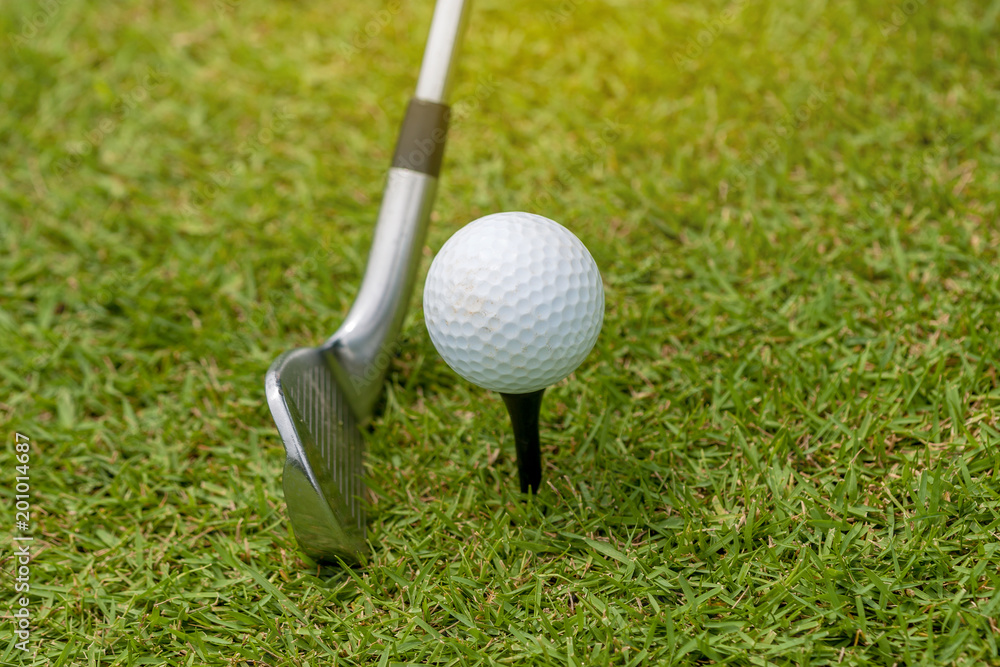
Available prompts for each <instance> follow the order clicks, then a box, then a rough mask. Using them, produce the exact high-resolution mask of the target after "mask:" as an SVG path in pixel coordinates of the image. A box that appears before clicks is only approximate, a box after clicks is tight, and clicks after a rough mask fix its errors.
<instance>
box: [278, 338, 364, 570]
mask: <svg viewBox="0 0 1000 667" xmlns="http://www.w3.org/2000/svg"><path fill="white" fill-rule="evenodd" d="M330 363H336V362H335V361H334V360H332V359H330V358H329V357H328V355H327V354H325V353H324V352H323V350H321V349H318V348H305V349H299V350H293V351H291V352H289V353H287V354H285V355H282V356H281V357H279V358H278V359H277V360H276V361H275V362H274V364H273V366H272V368H271V370H270V371H269V372H268V404H269V405H270V407H271V414H272V415H273V416H274V419H275V422H276V423H277V424H278V430H279V431H280V432H281V436H282V441H283V442H284V444H285V454H286V458H285V472H284V477H283V485H284V490H285V501H286V505H287V507H288V515H289V519H290V521H291V523H292V527H293V530H294V531H295V536H296V539H297V540H298V542H299V544H300V545H301V546H302V549H303V551H304V552H305V553H306V554H307V555H308V556H309V557H310V558H312V559H313V560H316V561H319V562H324V561H327V562H328V561H334V560H336V558H338V557H339V558H342V559H343V560H344V561H346V562H356V561H359V560H361V559H363V557H364V555H365V554H366V553H367V551H368V547H367V544H366V542H365V506H364V441H363V439H362V437H361V433H360V431H359V430H358V425H357V420H356V419H355V416H354V414H353V412H352V411H351V409H350V406H349V404H348V401H347V397H346V395H345V391H344V390H343V388H342V387H340V386H339V385H338V384H337V381H336V379H335V378H334V375H333V373H332V372H331V370H330V366H329V364H330Z"/></svg>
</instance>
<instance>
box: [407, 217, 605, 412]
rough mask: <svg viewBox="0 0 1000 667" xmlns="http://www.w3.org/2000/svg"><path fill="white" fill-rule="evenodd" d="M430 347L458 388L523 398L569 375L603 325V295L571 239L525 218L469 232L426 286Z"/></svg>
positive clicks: (452, 243) (497, 220)
mask: <svg viewBox="0 0 1000 667" xmlns="http://www.w3.org/2000/svg"><path fill="white" fill-rule="evenodd" d="M424 321H425V322H426V323H427V331H428V333H430V337H431V341H432V342H433V343H434V347H436V348H437V351H438V352H439V353H440V354H441V356H442V357H443V358H444V360H445V362H447V364H448V365H449V366H451V368H452V369H454V370H455V372H456V373H458V374H459V375H461V376H462V377H463V378H465V379H466V380H468V381H469V382H472V383H474V384H477V385H479V386H480V387H483V388H485V389H489V390H492V391H499V392H504V393H508V394H526V393H529V392H533V391H537V390H539V389H544V388H545V387H548V386H549V385H552V384H555V383H556V382H559V381H560V380H562V379H563V378H565V377H566V376H567V375H569V374H570V373H572V372H573V371H574V370H575V369H576V367H577V366H579V365H580V363H581V362H582V361H583V360H584V358H586V356H587V354H588V353H589V352H590V350H591V348H593V347H594V343H595V342H596V341H597V334H598V333H599V332H600V330H601V324H602V323H603V321H604V285H603V283H602V282H601V274H600V272H599V271H598V270H597V264H596V263H595V262H594V258H593V257H591V256H590V253H589V252H588V251H587V248H586V246H584V245H583V243H581V242H580V239H578V238H576V236H574V235H573V233H572V232H570V231H569V230H568V229H566V228H565V227H563V226H562V225H560V224H559V223H557V222H554V221H552V220H549V219H548V218H544V217H542V216H540V215H534V214H531V213H496V214H494V215H488V216H486V217H484V218H480V219H478V220H476V221H474V222H471V223H469V224H468V225H466V226H465V227H463V228H462V229H460V230H459V231H458V232H456V233H455V235H454V236H452V237H451V238H450V239H449V240H448V242H447V243H445V244H444V247H442V248H441V252H439V253H438V255H437V257H435V258H434V261H433V263H432V264H431V268H430V271H429V272H428V274H427V282H426V284H425V286H424Z"/></svg>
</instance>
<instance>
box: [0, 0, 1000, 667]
mask: <svg viewBox="0 0 1000 667" xmlns="http://www.w3.org/2000/svg"><path fill="white" fill-rule="evenodd" d="M430 10H431V8H430V3H429V2H420V3H397V2H390V3H388V4H386V5H364V4H363V3H333V4H331V3H329V2H318V1H315V0H301V1H299V2H290V1H287V0H285V1H274V2H264V1H263V0H216V2H214V3H209V2H200V3H195V2H191V1H181V2H171V3H163V2H151V1H149V0H142V1H139V0H133V1H128V2H120V3H87V2H84V1H83V0H52V1H51V2H35V1H25V2H10V3H3V5H2V9H0V36H2V38H3V41H4V47H3V49H2V50H0V69H2V71H3V72H4V76H3V78H2V80H0V109H2V113H0V145H2V146H3V147H4V149H3V150H2V151H0V236H2V247H3V251H2V253H0V336H2V340H3V343H4V348H5V353H4V355H3V356H2V358H0V421H2V422H3V438H4V443H5V444H4V447H3V449H2V452H3V453H2V455H0V461H2V462H3V473H4V480H3V483H2V485H0V488H2V494H3V498H4V503H3V506H4V513H3V517H4V525H5V526H6V528H5V529H4V530H5V531H6V532H8V534H9V535H10V536H14V535H20V534H22V533H21V532H20V531H18V530H16V529H15V527H14V526H15V524H14V521H15V517H14V509H13V503H14V494H15V479H14V477H15V475H16V474H18V473H17V472H16V470H15V444H14V441H15V437H16V436H15V433H22V434H23V435H25V436H27V437H29V438H30V439H31V441H30V442H31V450H30V475H29V476H30V486H31V492H30V498H31V512H32V515H31V522H30V527H29V532H30V533H31V534H32V535H34V537H35V541H34V542H33V543H32V549H33V554H34V557H33V561H32V563H31V574H30V585H31V589H30V604H29V606H28V609H29V610H30V613H31V614H32V618H31V628H32V635H31V639H30V641H29V642H28V645H27V648H28V649H29V650H28V651H27V652H21V651H20V650H18V649H17V648H16V647H15V645H14V642H13V641H12V642H11V643H10V644H8V645H5V646H4V647H3V648H2V649H0V663H2V664H4V665H9V664H24V665H53V666H60V665H88V666H97V665H109V666H110V665H158V664H164V665H220V666H221V665H241V666H254V667H260V666H263V665H271V666H274V667H277V666H279V665H296V666H306V665H329V664H376V665H380V666H381V665H392V664H401V663H406V664H432V665H446V664H448V665H453V664H468V665H476V664H484V665H485V664H540V665H544V664H553V665H556V664H558V665H597V664H616V665H645V664H678V665H682V664H708V663H723V664H733V665H791V664H817V665H825V664H831V665H832V664H842V665H907V664H913V665H916V664H922V665H933V664H941V665H983V664H993V665H996V664H1000V652H998V647H997V643H998V639H997V637H998V633H1000V629H998V620H997V619H998V618H1000V574H998V573H1000V426H998V424H997V417H998V409H1000V387H998V378H997V371H996V368H997V361H998V338H997V336H998V322H1000V319H998V315H1000V312H998V311H1000V272H998V268H997V267H998V259H1000V258H998V249H1000V225H998V206H997V202H998V200H1000V157H998V156H1000V134H998V133H997V115H996V114H997V109H998V108H1000V93H998V91H1000V70H998V68H997V62H1000V52H998V45H1000V39H998V37H1000V26H998V17H1000V2H998V1H997V0H992V2H986V1H985V0H983V1H972V0H956V1H955V2H950V3H944V2H940V3H932V2H923V0H913V1H908V2H898V3H885V4H878V3H875V4H873V3H863V2H860V1H857V0H850V1H848V2H840V3H800V2H790V1H788V0H771V1H767V2H747V1H745V0H736V1H734V2H731V3H728V4H727V3H725V2H719V1H717V0H710V1H709V2H693V1H690V0H682V1H678V2H670V3H644V2H638V1H633V0H620V1H618V2H614V3H590V2H587V3H584V2H579V1H577V0H566V1H565V2H563V3H561V4H552V5H548V6H542V5H539V4H538V3H530V2H527V0H506V1H504V2H499V1H498V0H484V1H483V2H480V3H478V5H477V6H476V7H475V11H474V12H473V15H472V19H471V21H470V29H469V33H468V37H467V40H466V48H465V51H464V58H463V61H462V64H461V68H460V72H459V83H458V85H457V89H456V91H455V100H456V101H457V102H458V104H457V105H456V107H457V109H458V111H457V112H456V122H455V127H454V131H453V133H452V136H451V142H450V144H449V149H448V154H447V156H446V160H445V166H444V176H443V179H442V183H441V187H440V194H439V198H438V203H437V206H436V212H435V215H434V217H433V223H432V229H431V231H430V235H429V238H428V250H427V253H426V254H427V255H428V257H429V256H430V255H432V253H433V251H434V250H436V249H437V248H439V247H440V246H441V244H442V243H443V242H444V241H445V240H446V239H447V238H448V236H449V235H450V234H452V233H453V232H454V231H455V230H456V229H458V228H459V227H460V226H461V225H462V224H464V223H466V222H468V221H470V220H472V219H474V218H476V217H478V216H480V215H483V214H486V213H491V212H495V211H499V210H519V209H522V210H530V211H534V212H538V213H542V214H544V215H548V216H549V217H552V218H555V219H557V220H560V221H562V222H564V223H565V224H567V225H569V226H570V227H571V228H572V229H573V230H574V231H575V232H576V233H577V234H578V235H579V236H580V237H581V238H582V239H583V240H584V241H585V243H586V244H587V245H588V246H589V247H590V249H591V251H592V252H593V254H594V256H595V259H596V260H597V262H598V265H599V266H600V267H601V269H602V273H603V277H604V280H605V287H606V291H607V304H608V306H607V313H606V319H605V325H604V331H603V333H602V335H601V338H600V340H599V342H598V345H597V347H596V348H595V351H594V352H593V354H592V355H591V357H590V358H589V359H588V361H587V362H586V363H585V364H584V366H582V367H581V369H580V370H579V371H578V372H577V373H576V374H575V375H573V376H571V377H570V378H569V379H567V380H566V381H564V382H562V383H560V384H559V385H558V386H556V387H554V388H552V389H551V390H549V392H548V393H547V397H546V402H545V404H544V406H543V413H542V421H543V426H544V434H543V439H544V443H543V459H544V476H545V488H544V489H543V492H542V494H541V495H540V496H539V497H538V498H537V499H535V500H533V501H532V502H528V503H527V504H526V503H524V502H522V499H521V498H520V497H519V496H518V495H517V494H516V488H517V485H516V467H515V462H514V460H513V443H512V440H511V436H510V435H509V433H508V426H507V423H506V415H505V413H504V410H503V406H502V403H501V402H500V400H499V398H498V397H496V396H492V395H489V394H487V393H485V392H482V391H479V390H477V389H475V388H474V387H471V386H469V385H468V384H467V383H465V382H463V381H461V380H460V379H459V378H457V377H456V376H455V375H454V374H453V373H452V372H451V371H450V370H449V369H448V368H447V367H446V366H445V365H444V364H443V362H442V361H441V360H440V359H439V357H438V356H437V355H436V353H435V351H434V349H433V347H432V345H431V343H430V341H429V339H428V337H427V334H426V331H425V330H424V327H423V324H422V318H421V314H420V312H419V308H418V307H415V308H414V310H413V311H412V312H411V314H410V317H409V318H408V320H407V322H406V325H405V327H404V332H403V337H402V340H401V343H400V345H399V348H398V351H397V353H396V356H395V357H394V359H393V361H392V367H391V372H390V381H389V383H388V385H387V387H386V392H385V400H384V405H383V408H382V410H381V411H380V413H379V417H378V418H377V419H375V421H374V422H373V423H372V424H371V428H370V433H369V437H368V439H369V453H370V456H369V468H370V477H371V487H372V490H373V510H372V517H371V522H370V526H369V529H370V537H371V542H372V545H373V548H374V553H373V557H372V561H371V562H370V563H369V564H368V565H367V566H365V567H363V568H356V569H346V570H345V569H340V568H322V569H321V568H317V567H315V566H314V565H313V564H310V563H307V562H305V561H304V560H303V559H302V557H301V555H300V553H299V551H298V549H297V547H296V544H295V541H294V537H293V536H292V535H290V534H289V530H288V527H287V524H286V520H285V508H284V504H283V499H282V492H281V465H282V460H283V450H282V446H281V443H280V441H279V439H278V436H277V433H276V432H275V430H274V428H273V426H272V423H271V420H270V417H269V414H268V412H267V408H266V406H265V402H264V396H263V375H264V371H265V370H266V368H267V366H268V365H269V363H270V362H271V360H272V359H273V358H274V357H276V356H277V355H278V354H279V353H280V352H282V351H284V350H286V349H290V348H292V347H298V346H303V345H314V344H316V343H317V342H319V341H321V340H322V339H324V338H325V337H326V336H327V335H329V334H330V333H331V332H332V331H333V330H334V329H335V328H336V326H337V324H338V323H339V322H340V320H341V319H342V317H343V315H344V313H345V312H346V309H347V308H348V306H349V304H350V302H351V300H352V298H353V295H354V294H355V292H356V290H357V285H358V279H359V276H360V273H361V271H362V269H363V266H364V262H365V258H366V253H367V248H368V245H369V242H370V234H371V224H372V221H373V220H374V216H375V213H376V210H377V206H378V200H379V195H380V192H381V187H382V179H383V175H384V170H385V166H386V164H387V162H388V160H389V156H390V152H391V148H392V143H393V141H394V136H395V132H396V127H397V124H398V122H399V120H400V119H401V117H402V113H403V110H404V108H405V104H406V100H407V98H408V96H409V94H410V91H411V90H412V88H413V85H414V81H415V74H416V71H417V67H418V63H419V60H420V55H421V53H422V49H423V41H424V38H425V36H426V31H427V26H428V24H429V18H430ZM426 264H427V263H426V262H425V268H426ZM414 303H415V305H416V304H418V303H419V300H418V299H415V301H414ZM5 539H6V538H5ZM7 553H8V557H7V558H6V560H5V563H4V567H3V576H4V579H5V581H6V582H7V583H8V584H9V585H10V589H9V590H10V594H9V595H8V596H7V597H6V598H5V601H6V602H5V604H6V607H5V609H4V612H3V613H4V616H5V619H6V620H5V621H4V622H5V623H6V624H8V626H7V627H11V626H10V625H9V624H10V618H11V614H12V613H13V611H14V609H15V605H16V603H15V599H16V596H15V594H14V592H13V585H14V583H15V581H14V577H15V572H16V566H17V563H16V559H14V558H12V557H10V552H7ZM11 636H13V634H11Z"/></svg>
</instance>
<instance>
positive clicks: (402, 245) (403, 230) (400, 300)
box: [265, 0, 469, 563]
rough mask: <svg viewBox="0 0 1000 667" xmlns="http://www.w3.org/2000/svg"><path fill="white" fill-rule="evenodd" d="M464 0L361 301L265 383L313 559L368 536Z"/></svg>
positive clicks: (384, 213)
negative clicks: (370, 453) (368, 456)
mask: <svg viewBox="0 0 1000 667" xmlns="http://www.w3.org/2000/svg"><path fill="white" fill-rule="evenodd" d="M468 4H469V3H468V2H466V1H465V0H439V1H438V3H437V5H436V7H435V9H434V17H433V19H432V21H431V28H430V34H429V36H428V38H427V46H426V49H425V51H424V58H423V64H422V65H421V69H420V76H419V79H418V81H417V88H416V93H415V94H414V97H413V99H411V101H410V104H409V107H408V109H407V112H406V117H405V119H404V121H403V125H402V128H401V130H400V134H399V140H398V142H397V144H396V151H395V154H394V156H393V160H392V167H391V168H390V169H389V174H388V177H387V180H386V186H385V192H384V194H383V198H382V205H381V208H380V210H379V215H378V220H377V222H376V226H375V233H374V237H373V240H372V247H371V252H370V254H369V257H368V264H367V267H366V269H365V275H364V278H363V280H362V282H361V287H360V289H359V291H358V296H357V299H356V300H355V302H354V304H353V305H352V306H351V309H350V311H349V312H348V314H347V318H346V319H345V320H344V322H343V324H342V325H341V326H340V328H339V329H338V330H337V332H336V333H334V334H333V335H332V336H331V337H330V338H329V339H328V340H327V341H326V342H325V343H324V344H323V345H322V346H320V347H315V348H301V349H296V350H291V351H290V352H286V353H285V354H283V355H281V356H280V357H278V358H277V359H276V360H275V361H274V363H273V364H271V367H270V369H269V370H268V371H267V376H266V378H265V389H266V393H267V403H268V406H269V407H270V409H271V415H272V416H273V417H274V422H275V424H276V425H277V427H278V432H279V434H280V435H281V439H282V442H283V443H284V446H285V454H286V459H285V470H284V479H283V485H284V490H285V503H286V504H287V506H288V517H289V520H290V521H291V524H292V528H293V531H294V533H295V538H296V540H297V541H298V543H299V546H300V547H301V548H302V551H303V552H304V553H305V554H306V555H307V556H309V557H310V558H312V559H314V560H316V561H319V562H323V561H337V560H338V559H339V560H343V561H345V562H348V563H351V562H357V561H359V560H363V559H364V558H365V556H366V554H367V552H368V545H367V542H366V540H365V501H364V492H365V487H364V460H363V459H364V441H363V439H362V437H361V433H360V431H359V427H360V426H362V425H363V424H364V422H365V420H367V419H368V418H369V417H371V415H372V412H373V410H374V408H375V403H376V401H377V400H378V395H379V392H380V390H381V388H382V384H383V382H384V380H385V375H386V371H387V368H388V366H389V363H388V362H389V358H390V355H391V354H392V353H393V348H394V346H395V344H396V337H397V335H398V334H399V329H400V327H401V326H402V322H403V317H404V315H405V314H406V308H407V305H408V302H409V299H410V294H411V292H412V291H413V283H414V279H415V276H416V272H417V268H418V266H419V263H420V254H421V250H422V248H423V243H424V238H425V236H426V232H427V222H428V219H429V217H430V212H431V208H432V205H433V201H434V194H435V191H436V188H437V178H438V174H439V171H440V168H441V159H442V157H443V155H444V144H445V137H446V135H447V127H448V116H449V109H448V106H447V98H448V93H449V90H450V87H451V82H452V78H453V73H454V69H455V64H456V60H457V53H458V50H459V46H460V43H461V38H462V33H463V31H464V27H465V23H466V19H467V17H468Z"/></svg>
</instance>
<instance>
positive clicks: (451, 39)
mask: <svg viewBox="0 0 1000 667" xmlns="http://www.w3.org/2000/svg"><path fill="white" fill-rule="evenodd" d="M470 4H471V2H469V1H468V0H438V2H437V5H436V6H435V7H434V18H433V19H431V30H430V34H429V35H428V37H427V48H426V49H424V60H423V64H422V65H421V67H420V78H419V79H417V92H416V97H417V99H421V100H426V101H428V102H437V103H439V104H447V102H448V95H449V93H450V92H451V84H452V80H453V78H454V73H455V63H456V62H457V61H458V58H457V55H458V50H459V48H460V47H461V45H462V35H463V33H464V32H465V22H466V20H467V19H468V14H469V12H468V8H469V5H470Z"/></svg>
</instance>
